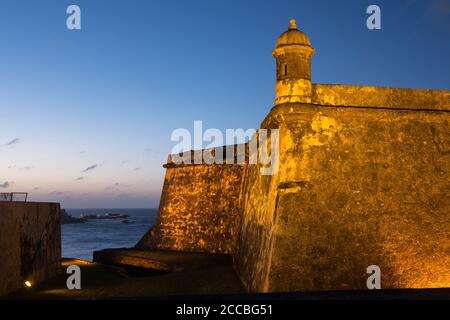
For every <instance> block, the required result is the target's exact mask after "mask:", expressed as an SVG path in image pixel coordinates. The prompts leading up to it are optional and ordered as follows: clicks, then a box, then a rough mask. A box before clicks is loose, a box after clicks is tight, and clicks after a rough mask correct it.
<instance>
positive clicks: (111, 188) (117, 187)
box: [104, 182, 131, 191]
mask: <svg viewBox="0 0 450 320" xmlns="http://www.w3.org/2000/svg"><path fill="white" fill-rule="evenodd" d="M129 187H131V185H130V184H121V183H119V182H116V183H115V184H113V185H112V186H109V187H106V188H105V189H104V190H105V191H108V190H114V191H118V190H119V189H120V188H129Z"/></svg>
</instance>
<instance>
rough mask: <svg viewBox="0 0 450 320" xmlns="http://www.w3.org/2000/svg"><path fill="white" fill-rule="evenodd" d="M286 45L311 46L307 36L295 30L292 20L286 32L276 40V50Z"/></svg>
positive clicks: (295, 26)
mask: <svg viewBox="0 0 450 320" xmlns="http://www.w3.org/2000/svg"><path fill="white" fill-rule="evenodd" d="M287 45H304V46H311V42H310V41H309V38H308V36H307V35H306V34H305V33H304V32H302V31H300V30H298V29H297V25H296V23H295V20H294V19H292V20H291V21H290V25H289V29H288V31H286V32H284V33H283V34H282V35H281V36H279V37H278V40H277V48H278V47H281V46H287Z"/></svg>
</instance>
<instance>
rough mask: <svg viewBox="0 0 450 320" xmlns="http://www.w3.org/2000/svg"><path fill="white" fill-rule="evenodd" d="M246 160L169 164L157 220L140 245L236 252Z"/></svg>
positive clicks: (171, 248) (198, 250) (183, 249)
mask: <svg viewBox="0 0 450 320" xmlns="http://www.w3.org/2000/svg"><path fill="white" fill-rule="evenodd" d="M244 168H245V165H239V164H235V165H225V164H223V165H206V164H204V165H194V164H193V165H181V166H176V165H169V166H168V167H167V171H166V176H165V181H164V186H163V193H162V196H161V201H160V206H159V212H158V219H157V222H156V224H155V226H154V227H152V228H151V230H150V231H149V232H148V233H147V234H146V235H145V236H144V237H143V238H142V240H141V241H140V242H139V244H138V245H137V246H138V247H140V248H158V249H169V250H181V251H192V252H212V253H232V252H234V248H235V244H236V234H237V230H238V224H239V217H240V216H241V214H240V205H239V203H240V199H239V197H240V191H241V186H242V181H243V178H244Z"/></svg>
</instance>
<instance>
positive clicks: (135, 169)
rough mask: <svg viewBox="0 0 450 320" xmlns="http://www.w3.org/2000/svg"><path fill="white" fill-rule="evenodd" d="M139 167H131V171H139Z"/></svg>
mask: <svg viewBox="0 0 450 320" xmlns="http://www.w3.org/2000/svg"><path fill="white" fill-rule="evenodd" d="M141 169H142V167H136V168H134V169H133V171H139V170H141Z"/></svg>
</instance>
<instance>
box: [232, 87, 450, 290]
mask: <svg viewBox="0 0 450 320" xmlns="http://www.w3.org/2000/svg"><path fill="white" fill-rule="evenodd" d="M337 87H338V89H340V95H336V98H338V99H337V100H335V102H336V103H340V102H342V101H346V102H351V104H350V105H354V104H356V102H358V101H359V105H361V106H362V105H363V104H364V100H363V99H362V98H363V97H361V96H358V94H355V91H354V90H349V91H348V96H347V97H346V96H345V94H344V93H345V90H342V89H343V88H345V86H337ZM351 88H353V89H355V90H362V91H364V90H365V89H364V88H363V87H361V88H357V87H351ZM375 89H376V88H375ZM367 90H368V91H372V92H373V88H370V87H369V88H368V89H367ZM385 90H386V89H384V88H380V91H381V92H383V91H384V92H385V93H387V92H391V93H392V92H393V93H394V95H391V97H394V98H389V97H388V96H387V95H384V96H383V95H379V96H378V98H372V100H371V101H368V103H367V105H368V107H365V108H355V107H347V106H338V107H331V106H319V105H312V104H292V103H291V104H284V105H278V106H276V107H275V108H273V109H272V111H271V113H270V114H269V115H268V117H267V118H266V119H265V121H264V122H263V124H262V127H263V128H267V127H269V128H272V127H278V128H279V129H280V171H279V172H278V173H277V174H276V175H274V176H273V177H270V178H269V177H261V176H259V173H258V170H256V168H252V166H249V168H248V174H247V178H246V186H245V189H244V190H245V196H244V202H243V206H244V216H243V220H242V227H241V231H240V235H239V241H238V250H237V251H236V253H235V264H236V269H237V271H238V273H239V274H240V276H241V279H242V281H243V282H244V284H245V286H246V287H247V288H248V290H249V291H298V290H312V291H315V290H336V289H366V280H367V277H368V275H367V274H366V268H367V267H368V266H370V265H378V266H380V268H381V272H382V287H384V288H430V287H450V241H449V239H450V222H449V217H450V216H449V214H450V212H449V208H450V201H449V197H448V190H450V182H449V181H450V176H449V172H448V168H450V144H449V142H450V134H449V132H450V130H449V119H450V118H449V114H448V111H431V110H433V109H437V110H440V109H447V110H448V109H449V104H450V100H446V97H448V94H449V92H445V91H426V94H427V95H428V96H425V97H424V96H421V94H420V93H421V91H422V90H418V91H415V90H404V89H392V90H391V91H385ZM388 90H389V89H388ZM424 91H425V90H424ZM329 92H330V91H329ZM329 92H328V93H329ZM360 92H361V91H360ZM410 94H411V95H412V96H413V97H414V95H415V96H416V97H418V98H419V100H416V104H413V105H409V104H408V103H407V102H408V101H409V100H408V99H410ZM402 95H403V96H404V97H407V99H406V100H405V101H404V102H405V103H403V104H402V100H401V98H400V97H402ZM430 97H434V98H433V99H430ZM317 98H321V99H322V101H325V100H326V99H328V100H327V101H331V102H332V99H331V97H316V99H317ZM420 98H422V99H420ZM417 102H419V103H417ZM372 103H380V108H377V107H373V106H371V104H372ZM437 104H439V105H437ZM400 106H402V107H401V108H400ZM394 108H398V109H397V110H396V109H394ZM399 109H404V110H399ZM407 109H415V110H414V111H413V110H407Z"/></svg>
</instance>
